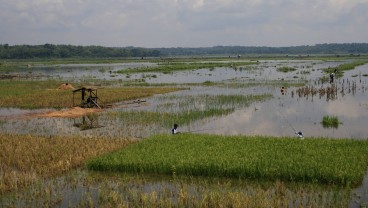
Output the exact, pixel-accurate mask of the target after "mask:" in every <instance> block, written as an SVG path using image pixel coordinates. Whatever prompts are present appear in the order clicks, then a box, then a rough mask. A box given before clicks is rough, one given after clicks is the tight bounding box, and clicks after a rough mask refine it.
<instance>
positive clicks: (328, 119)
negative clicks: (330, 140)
mask: <svg viewBox="0 0 368 208" xmlns="http://www.w3.org/2000/svg"><path fill="white" fill-rule="evenodd" d="M321 123H322V126H323V128H330V127H333V128H336V129H337V128H338V127H339V124H340V123H341V122H340V121H339V118H338V117H337V116H323V118H322V122H321Z"/></svg>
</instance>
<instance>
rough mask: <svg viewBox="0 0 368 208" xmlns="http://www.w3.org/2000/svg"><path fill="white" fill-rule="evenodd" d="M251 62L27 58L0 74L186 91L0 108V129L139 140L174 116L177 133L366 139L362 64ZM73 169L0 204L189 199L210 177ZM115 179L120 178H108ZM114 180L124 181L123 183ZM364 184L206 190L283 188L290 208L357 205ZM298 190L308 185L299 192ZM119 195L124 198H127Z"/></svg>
mask: <svg viewBox="0 0 368 208" xmlns="http://www.w3.org/2000/svg"><path fill="white" fill-rule="evenodd" d="M252 62H253V64H250V65H247V66H242V67H214V68H201V69H193V70H182V71H172V72H170V73H162V72H154V71H153V72H139V68H142V67H154V66H156V65H157V63H152V62H137V63H135V62H132V63H122V64H68V65H48V66H44V65H36V66H32V67H29V68H19V69H17V68H15V69H12V70H10V71H7V72H4V73H3V75H4V76H3V77H5V78H9V77H11V78H18V79H27V80H33V79H34V80H48V79H53V80H60V83H63V82H68V83H71V84H73V85H75V86H77V85H83V84H84V82H88V83H91V82H92V83H96V84H99V83H103V82H109V81H111V82H114V85H117V86H129V85H130V84H132V83H134V84H135V85H142V86H146V85H148V86H156V85H169V86H180V87H183V88H185V89H184V90H181V91H177V92H172V93H168V94H163V95H156V96H153V97H148V98H145V99H144V100H139V101H136V100H132V101H126V102H121V103H115V104H114V105H113V107H112V108H108V109H105V110H103V111H101V112H98V113H95V114H89V115H86V116H82V117H77V118H63V117H40V116H34V115H36V114H42V113H44V112H49V111H51V110H53V109H37V110H27V109H18V108H0V132H2V133H11V134H32V135H41V136H54V135H55V136H56V135H58V136H63V135H65V136H70V135H73V136H75V135H78V136H81V137H103V138H127V137H135V138H138V139H144V138H147V137H149V136H151V135H155V134H162V133H167V134H169V133H170V130H171V128H172V125H173V124H174V123H177V124H179V131H180V132H183V133H185V132H192V133H197V132H198V133H210V134H218V135H269V136H277V137H287V136H291V137H295V138H296V135H295V132H297V131H301V132H303V135H304V138H305V139H308V138H312V137H318V138H319V137H326V138H352V139H364V140H365V139H367V137H368V128H366V126H367V121H368V96H367V93H368V92H367V91H368V83H367V81H368V64H365V65H361V66H357V67H356V68H355V69H353V70H349V71H345V72H344V73H343V75H342V76H340V77H337V76H336V77H335V78H334V80H333V81H331V80H330V79H329V75H328V74H326V73H325V72H324V71H323V69H326V68H336V67H338V66H339V65H341V64H343V63H349V62H352V60H349V59H345V60H338V61H324V60H305V59H300V60H259V61H252ZM282 67H289V68H293V69H294V70H292V71H288V72H282V71H280V70H278V69H280V68H282ZM132 69H137V73H131V72H130V73H124V70H132ZM5 75H6V76H5ZM55 87H56V86H55ZM71 96H72V94H71ZM247 96H259V97H247ZM324 116H335V117H337V118H338V120H339V122H338V125H335V126H326V125H323V123H322V120H323V117H324ZM73 174H76V176H73V177H71V176H70V175H69V174H67V175H65V176H62V177H59V178H57V179H55V180H51V181H45V183H44V184H43V185H41V186H38V187H36V188H34V189H31V190H29V191H26V193H22V194H20V195H18V196H16V197H17V198H20V199H21V200H19V201H18V202H14V200H11V198H10V199H7V200H5V201H7V202H5V201H4V203H5V205H6V204H7V205H9V206H11V205H15V206H17V207H22V206H39V205H40V204H39V203H43V204H45V203H46V202H47V203H50V204H52V203H55V204H56V205H58V206H60V207H68V206H77V205H79V206H84V205H86V206H87V204H81V202H80V201H81V200H82V201H85V202H84V203H88V202H90V203H92V204H96V203H97V201H99V200H100V201H102V202H103V201H109V200H110V201H111V200H116V203H117V204H119V203H120V204H121V203H123V201H124V200H125V201H133V204H134V200H141V199H138V198H134V197H135V196H137V193H146V194H147V195H146V197H147V198H146V200H147V201H146V202H147V203H152V202H151V201H150V200H149V198H150V197H153V198H154V197H155V196H152V195H151V194H158V195H160V194H163V195H165V194H169V195H170V197H172V198H174V201H176V203H178V204H180V203H184V202H181V201H180V200H179V199H181V198H180V197H181V195H180V194H186V197H187V198H185V197H184V200H185V199H186V200H188V199H189V198H190V200H192V201H193V200H197V199H196V198H195V197H197V195H196V193H197V191H198V190H201V191H202V192H201V193H202V194H203V195H202V196H203V197H204V196H206V193H207V192H206V191H204V192H203V190H202V189H206V188H208V187H207V186H208V185H209V184H212V182H204V184H205V185H203V183H202V182H199V181H195V182H193V181H190V180H189V181H188V179H186V180H176V179H173V178H166V179H157V178H156V179H151V178H150V179H147V178H144V179H141V178H139V179H137V176H133V177H132V176H129V177H127V176H124V177H122V176H116V175H113V176H110V178H109V179H108V180H107V181H108V182H103V180H106V176H101V175H98V174H97V175H95V173H89V172H88V171H85V170H78V171H76V173H71V175H73ZM90 175H93V177H92V176H90ZM119 177H122V178H123V179H116V178H119ZM139 177H141V176H139ZM101 178H102V179H101ZM193 180H194V179H193ZM116 181H120V182H121V181H124V182H125V183H126V184H120V182H116ZM204 181H205V180H204ZM366 181H367V177H366V178H365V179H364V181H363V184H362V186H361V187H358V188H357V189H355V190H353V191H352V192H351V193H350V194H349V193H348V194H347V193H346V191H347V190H345V189H342V190H335V189H334V188H335V187H328V188H326V189H325V190H320V189H319V188H315V187H308V188H305V187H304V185H295V186H293V187H294V188H290V187H289V188H290V189H289V188H285V187H283V184H281V185H280V184H279V183H275V184H271V185H270V186H269V189H266V190H265V189H263V188H260V187H259V186H258V185H254V184H252V185H251V188H249V187H248V185H247V184H245V183H242V184H240V185H239V184H237V185H236V186H235V187H234V186H231V185H226V184H217V185H218V186H216V185H214V184H216V183H217V182H214V184H212V185H209V186H214V187H211V188H212V189H213V190H218V192H216V194H218V195H219V196H221V191H220V190H221V189H222V188H223V186H226V189H227V190H231V191H234V190H235V191H234V192H247V193H249V195H251V196H254V197H255V199H257V197H261V195H264V196H266V197H265V198H263V200H264V201H266V200H267V199H270V198H272V199H273V198H274V197H276V196H277V195H278V194H279V191H280V189H282V191H283V194H284V195H283V197H282V200H285V202H284V203H283V205H285V204H288V205H290V206H291V207H299V206H303V205H305V206H310V205H311V206H313V205H315V206H317V207H319V206H326V207H329V206H338V207H344V206H345V205H346V201H349V202H348V203H349V206H350V207H359V206H360V205H364V204H365V203H367V202H368V195H367V194H366V193H367V191H368V186H367V182H366ZM121 183H122V182H121ZM229 183H230V182H229ZM231 183H234V182H231ZM86 184H87V185H86ZM69 186H70V187H69ZM300 187H303V188H300ZM300 189H305V190H308V191H309V192H307V193H304V194H303V191H300ZM48 191H49V192H48ZM70 192H72V193H73V195H72V194H70ZM100 192H105V193H106V194H105V195H106V196H108V198H103V199H98V198H99V197H100V196H98V195H99V193H100ZM126 192H129V194H126ZM122 193H125V194H122ZM208 194H209V195H210V194H211V193H208ZM32 195H37V196H40V197H41V196H42V197H41V198H43V199H42V200H40V201H41V202H40V201H38V202H34V201H27V199H28V197H30V196H32ZM123 195H124V196H123ZM199 195H201V194H199ZM316 195H319V196H321V197H320V198H318V197H317V199H316V198H314V196H316ZM222 196H224V195H222ZM114 197H115V198H114ZM121 197H123V199H121ZM124 197H128V198H129V197H130V198H129V199H130V200H128V199H127V198H124ZM156 197H157V196H156ZM193 197H194V198H193ZM159 198H160V197H159ZM163 198H164V197H162V198H161V199H163ZM261 198H262V197H261ZM119 199H121V201H119ZM217 199H218V200H220V198H217ZM253 199H254V198H252V199H248V201H249V200H253ZM313 200H316V201H315V202H313V203H311V204H310V203H309V201H313ZM137 203H138V202H137ZM163 203H164V202H163ZM165 203H168V202H165ZM290 203H291V204H290ZM344 203H345V204H344ZM0 205H4V204H1V203H0ZM184 205H185V204H184ZM253 205H254V204H253ZM260 206H261V207H262V206H263V205H260ZM265 206H267V205H265Z"/></svg>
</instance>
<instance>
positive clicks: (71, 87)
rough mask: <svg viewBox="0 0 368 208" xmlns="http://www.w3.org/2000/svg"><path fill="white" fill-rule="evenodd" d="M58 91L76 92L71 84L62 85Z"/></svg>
mask: <svg viewBox="0 0 368 208" xmlns="http://www.w3.org/2000/svg"><path fill="white" fill-rule="evenodd" d="M58 89H60V90H74V89H75V88H74V87H73V85H71V84H69V83H64V84H61V85H60V86H59V87H58Z"/></svg>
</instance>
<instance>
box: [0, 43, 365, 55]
mask: <svg viewBox="0 0 368 208" xmlns="http://www.w3.org/2000/svg"><path fill="white" fill-rule="evenodd" d="M367 45H368V43H343V44H317V45H313V46H293V47H249V46H215V47H201V48H181V47H179V48H141V47H102V46H73V45H54V44H44V45H13V46H12V45H9V44H2V45H0V59H29V58H71V57H73V58H81V57H87V58H103V57H140V58H141V57H160V56H183V55H184V56H188V55H189V56H195V55H201V56H203V55H207V56H214V55H221V56H224V54H230V55H231V56H233V57H238V56H237V55H238V54H250V55H253V56H257V57H259V56H260V54H263V55H266V57H267V55H268V56H269V55H278V56H279V57H280V56H283V57H291V58H293V57H292V56H293V55H292V54H296V55H294V56H295V57H301V55H299V54H322V55H323V56H325V54H332V55H334V54H336V55H335V56H336V57H340V56H342V55H348V56H350V57H355V56H358V57H360V54H367V53H368V50H367V48H368V46H367ZM234 54H235V55H234ZM289 54H290V55H289ZM311 56H312V55H306V56H303V57H302V58H309V57H311ZM240 57H241V56H239V58H240Z"/></svg>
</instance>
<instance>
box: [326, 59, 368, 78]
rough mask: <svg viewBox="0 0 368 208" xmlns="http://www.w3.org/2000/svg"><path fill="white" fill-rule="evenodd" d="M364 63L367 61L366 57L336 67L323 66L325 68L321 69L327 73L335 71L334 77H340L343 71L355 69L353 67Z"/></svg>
mask: <svg viewBox="0 0 368 208" xmlns="http://www.w3.org/2000/svg"><path fill="white" fill-rule="evenodd" d="M366 63H368V60H366V59H363V60H355V61H353V62H351V63H344V64H340V65H339V66H337V67H336V68H331V67H329V68H325V69H323V71H324V72H325V73H328V74H330V73H335V76H336V77H342V76H343V73H344V71H348V70H353V69H355V67H357V66H361V65H364V64H366Z"/></svg>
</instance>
